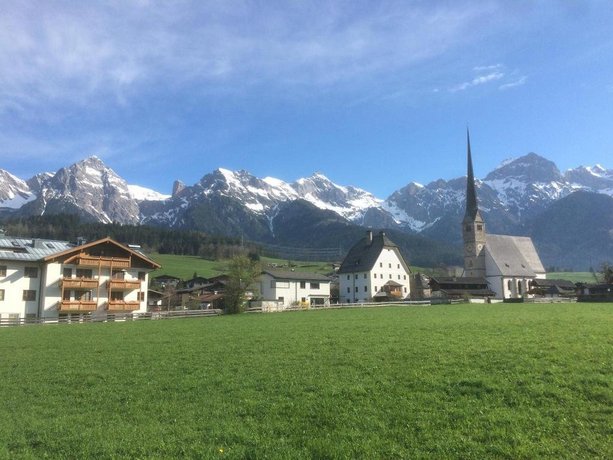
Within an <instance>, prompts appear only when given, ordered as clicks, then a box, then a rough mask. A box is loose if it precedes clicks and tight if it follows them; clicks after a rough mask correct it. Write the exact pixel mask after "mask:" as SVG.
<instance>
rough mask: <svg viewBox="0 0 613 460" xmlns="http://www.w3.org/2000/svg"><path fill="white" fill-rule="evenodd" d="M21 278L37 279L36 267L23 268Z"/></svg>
mask: <svg viewBox="0 0 613 460" xmlns="http://www.w3.org/2000/svg"><path fill="white" fill-rule="evenodd" d="M23 276H25V277H26V278H38V267H24V269H23Z"/></svg>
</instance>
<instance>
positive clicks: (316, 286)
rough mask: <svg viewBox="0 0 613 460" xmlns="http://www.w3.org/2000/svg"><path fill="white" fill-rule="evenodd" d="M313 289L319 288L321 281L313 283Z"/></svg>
mask: <svg viewBox="0 0 613 460" xmlns="http://www.w3.org/2000/svg"><path fill="white" fill-rule="evenodd" d="M311 289H319V283H311Z"/></svg>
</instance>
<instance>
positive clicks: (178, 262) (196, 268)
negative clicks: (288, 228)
mask: <svg viewBox="0 0 613 460" xmlns="http://www.w3.org/2000/svg"><path fill="white" fill-rule="evenodd" d="M148 256H149V257H151V259H153V260H154V261H156V262H157V263H159V264H160V265H161V266H162V268H160V269H159V270H156V271H155V272H154V273H153V275H152V276H160V275H172V276H176V277H178V278H181V279H183V280H188V279H191V278H192V276H193V275H194V273H196V274H198V276H203V277H205V278H207V277H208V278H210V277H213V276H217V275H221V274H223V273H226V272H227V271H228V265H229V263H230V260H229V259H221V260H209V259H203V258H202V257H198V256H181V255H175V254H158V253H152V254H148ZM260 264H261V265H262V268H264V269H267V268H271V266H273V265H274V266H279V267H280V268H282V269H285V270H287V264H288V261H287V260H283V259H275V258H272V257H261V258H260ZM291 264H292V268H293V269H294V270H296V271H300V272H312V273H322V274H325V273H330V272H331V271H332V264H331V263H330V262H296V261H291Z"/></svg>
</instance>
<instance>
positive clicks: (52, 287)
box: [0, 235, 160, 320]
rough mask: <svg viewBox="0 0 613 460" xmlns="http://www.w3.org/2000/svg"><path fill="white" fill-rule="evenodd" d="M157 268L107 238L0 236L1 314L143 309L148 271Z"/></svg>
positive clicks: (19, 316) (37, 315) (24, 315)
mask: <svg viewBox="0 0 613 460" xmlns="http://www.w3.org/2000/svg"><path fill="white" fill-rule="evenodd" d="M159 267H160V266H159V265H158V264H157V263H156V262H154V261H152V260H151V259H149V258H148V257H147V256H145V255H144V254H143V253H141V252H140V251H138V250H136V249H134V248H131V247H128V246H124V245H122V244H120V243H118V242H116V241H113V240H112V239H110V238H104V239H101V240H98V241H94V242H91V243H86V244H81V245H77V246H75V245H72V244H70V243H68V242H66V241H53V240H43V239H26V238H9V237H5V236H4V235H2V236H0V318H1V319H13V320H18V319H37V318H57V317H58V316H60V315H67V314H89V313H94V312H104V313H117V312H125V313H130V312H145V311H147V285H148V282H147V281H148V275H149V272H151V271H152V270H155V269H156V268H159Z"/></svg>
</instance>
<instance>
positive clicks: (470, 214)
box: [462, 129, 485, 278]
mask: <svg viewBox="0 0 613 460" xmlns="http://www.w3.org/2000/svg"><path fill="white" fill-rule="evenodd" d="M466 143H467V163H468V165H467V177H466V212H465V213H464V219H463V220H462V238H463V240H464V276H466V277H479V278H485V249H484V248H485V223H484V222H483V218H482V217H481V213H480V212H479V207H478V206H477V193H476V191H475V176H474V174H473V160H472V156H471V152H470V134H469V132H468V129H467V130H466Z"/></svg>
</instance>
